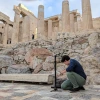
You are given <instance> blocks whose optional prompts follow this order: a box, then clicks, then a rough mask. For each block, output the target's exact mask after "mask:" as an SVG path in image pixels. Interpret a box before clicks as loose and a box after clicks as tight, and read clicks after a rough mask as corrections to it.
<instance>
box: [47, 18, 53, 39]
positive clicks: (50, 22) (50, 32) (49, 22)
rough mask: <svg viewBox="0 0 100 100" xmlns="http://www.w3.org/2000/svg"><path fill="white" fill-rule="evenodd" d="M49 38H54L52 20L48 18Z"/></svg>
mask: <svg viewBox="0 0 100 100" xmlns="http://www.w3.org/2000/svg"><path fill="white" fill-rule="evenodd" d="M48 39H52V20H48Z"/></svg>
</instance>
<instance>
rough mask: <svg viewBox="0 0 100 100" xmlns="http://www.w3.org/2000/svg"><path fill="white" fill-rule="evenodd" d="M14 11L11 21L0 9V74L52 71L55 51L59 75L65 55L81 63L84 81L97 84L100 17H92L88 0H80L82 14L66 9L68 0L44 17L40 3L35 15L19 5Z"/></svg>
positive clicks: (47, 72)
mask: <svg viewBox="0 0 100 100" xmlns="http://www.w3.org/2000/svg"><path fill="white" fill-rule="evenodd" d="M14 11H15V17H14V22H12V21H10V20H9V17H8V16H6V15H5V14H3V13H1V12H0V20H1V21H2V22H3V23H0V43H1V45H0V70H1V74H32V75H33V74H54V55H55V54H59V57H58V58H57V74H59V71H61V70H63V69H65V68H66V66H65V65H64V64H62V63H61V62H60V60H61V56H62V55H66V54H67V55H69V56H70V57H71V58H74V59H76V60H78V61H79V62H80V63H81V64H82V65H83V68H84V70H85V72H86V74H87V76H88V79H87V84H99V85H100V18H92V14H91V5H90V0H82V16H81V14H80V13H79V12H78V11H77V10H73V11H70V10H69V2H68V0H64V1H63V2H62V15H61V14H60V15H55V16H51V17H49V18H46V19H44V6H43V5H40V6H39V7H38V18H36V17H35V16H34V14H33V13H32V12H31V11H29V10H28V9H27V8H25V7H24V6H23V5H22V4H19V5H18V6H14ZM20 15H21V17H20ZM65 77H66V75H65V74H64V75H62V76H60V78H62V79H63V78H65Z"/></svg>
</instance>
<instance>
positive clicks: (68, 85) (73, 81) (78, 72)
mask: <svg viewBox="0 0 100 100" xmlns="http://www.w3.org/2000/svg"><path fill="white" fill-rule="evenodd" d="M61 62H63V63H64V64H65V65H68V67H67V68H66V70H64V71H62V72H61V74H63V73H65V72H67V77H68V80H66V81H64V82H63V83H62V84H61V88H62V89H64V90H71V91H72V92H76V91H79V90H85V89H84V87H83V85H85V83H86V74H85V72H84V70H83V68H82V65H81V64H80V63H79V62H78V61H76V60H74V59H70V57H69V56H67V55H64V56H63V57H62V60H61Z"/></svg>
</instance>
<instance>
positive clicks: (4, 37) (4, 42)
mask: <svg viewBox="0 0 100 100" xmlns="http://www.w3.org/2000/svg"><path fill="white" fill-rule="evenodd" d="M8 28H9V25H8V24H7V23H6V22H5V28H4V35H3V45H7V38H8Z"/></svg>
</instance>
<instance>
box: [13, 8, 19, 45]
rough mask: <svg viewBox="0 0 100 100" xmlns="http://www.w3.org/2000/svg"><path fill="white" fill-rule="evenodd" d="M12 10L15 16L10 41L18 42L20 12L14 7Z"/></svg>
mask: <svg viewBox="0 0 100 100" xmlns="http://www.w3.org/2000/svg"><path fill="white" fill-rule="evenodd" d="M14 11H15V17H14V25H13V34H12V43H18V37H19V21H20V12H19V11H18V10H16V9H14Z"/></svg>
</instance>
